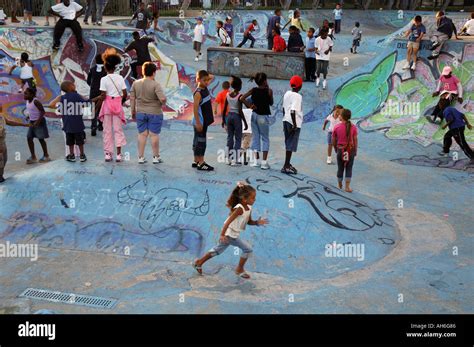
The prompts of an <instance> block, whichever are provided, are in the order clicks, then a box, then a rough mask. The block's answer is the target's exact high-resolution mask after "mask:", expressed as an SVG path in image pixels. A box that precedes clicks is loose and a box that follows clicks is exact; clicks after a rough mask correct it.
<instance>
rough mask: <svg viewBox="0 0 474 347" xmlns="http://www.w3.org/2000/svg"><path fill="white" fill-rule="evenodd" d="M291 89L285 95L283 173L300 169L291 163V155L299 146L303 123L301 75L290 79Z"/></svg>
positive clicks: (290, 172)
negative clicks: (300, 92) (284, 154)
mask: <svg viewBox="0 0 474 347" xmlns="http://www.w3.org/2000/svg"><path fill="white" fill-rule="evenodd" d="M290 86H291V90H289V91H287V92H286V93H285V96H284V97H283V133H284V134H285V148H286V156H285V165H284V166H283V168H282V169H281V172H282V173H286V174H297V173H298V171H297V170H296V169H295V168H294V167H293V165H291V163H290V161H291V155H292V154H293V152H296V150H297V148H298V140H299V137H300V131H301V124H303V97H302V96H301V94H299V93H298V92H299V91H300V90H301V87H302V86H303V79H302V78H301V77H300V76H293V77H291V79H290Z"/></svg>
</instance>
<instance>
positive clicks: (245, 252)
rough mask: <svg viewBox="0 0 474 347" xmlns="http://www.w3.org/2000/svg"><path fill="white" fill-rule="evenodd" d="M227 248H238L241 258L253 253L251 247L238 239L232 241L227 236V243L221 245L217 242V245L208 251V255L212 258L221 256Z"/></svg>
mask: <svg viewBox="0 0 474 347" xmlns="http://www.w3.org/2000/svg"><path fill="white" fill-rule="evenodd" d="M229 246H234V247H239V248H240V249H241V250H242V254H241V258H248V257H249V255H250V254H251V253H252V252H253V249H252V246H250V245H249V244H248V243H247V242H245V241H244V240H242V239H240V238H237V239H234V238H232V237H230V236H227V243H222V242H221V241H220V240H219V243H218V244H217V245H216V246H214V247H212V248H211V249H210V250H209V253H211V254H212V256H216V255H219V254H222V252H224V251H225V250H226V249H227V247H229Z"/></svg>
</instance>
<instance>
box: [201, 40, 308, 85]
mask: <svg viewBox="0 0 474 347" xmlns="http://www.w3.org/2000/svg"><path fill="white" fill-rule="evenodd" d="M207 69H208V71H209V72H211V73H212V74H215V75H222V76H229V75H237V76H240V77H253V76H255V74H256V73H257V72H265V73H266V74H267V76H268V78H273V79H284V80H288V79H290V78H291V76H294V75H299V76H301V77H304V54H303V53H291V52H279V53H275V52H272V51H269V50H262V49H245V48H232V47H211V48H208V49H207Z"/></svg>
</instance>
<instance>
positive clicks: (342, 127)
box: [332, 109, 358, 193]
mask: <svg viewBox="0 0 474 347" xmlns="http://www.w3.org/2000/svg"><path fill="white" fill-rule="evenodd" d="M351 115H352V114H351V110H348V109H344V110H342V112H341V123H339V124H337V125H336V126H335V127H334V129H333V131H332V144H333V146H334V148H335V149H336V151H337V183H338V187H339V189H342V180H343V176H344V172H345V173H346V188H345V191H346V192H348V193H352V189H351V187H350V185H351V178H352V166H353V165H354V158H355V156H356V155H357V145H358V140H357V126H355V125H353V124H352V123H351Z"/></svg>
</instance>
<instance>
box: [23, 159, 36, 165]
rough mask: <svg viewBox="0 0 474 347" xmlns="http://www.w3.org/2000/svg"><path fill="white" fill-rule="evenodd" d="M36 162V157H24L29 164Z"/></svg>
mask: <svg viewBox="0 0 474 347" xmlns="http://www.w3.org/2000/svg"><path fill="white" fill-rule="evenodd" d="M37 162H38V159H32V158H31V157H30V158H28V159H26V163H27V164H28V165H30V164H36V163H37Z"/></svg>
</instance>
